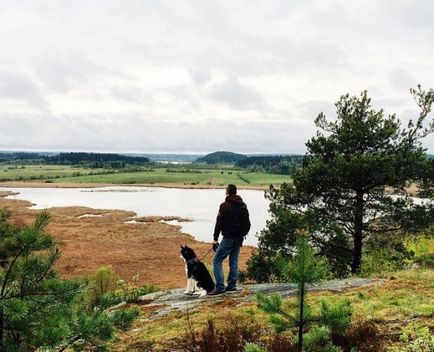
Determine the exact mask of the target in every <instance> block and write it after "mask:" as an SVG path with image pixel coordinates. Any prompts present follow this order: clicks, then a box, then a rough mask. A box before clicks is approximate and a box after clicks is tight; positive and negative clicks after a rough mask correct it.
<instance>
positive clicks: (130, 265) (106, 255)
mask: <svg viewBox="0 0 434 352" xmlns="http://www.w3.org/2000/svg"><path fill="white" fill-rule="evenodd" d="M13 193H14V192H13V191H4V190H3V191H0V208H7V209H9V210H10V212H11V217H10V219H9V221H10V222H12V223H14V224H17V225H23V224H27V225H29V224H31V223H32V222H33V221H34V219H35V215H36V214H37V213H38V212H39V211H40V210H37V209H31V208H30V207H31V206H32V203H31V202H29V201H28V200H17V199H10V198H7V196H8V195H12V194H13ZM48 211H49V213H50V214H51V216H52V218H51V221H50V223H49V224H48V227H47V230H46V231H47V233H50V234H52V236H53V238H54V239H55V241H56V242H57V243H58V244H59V247H60V249H61V253H62V255H61V258H60V260H59V262H58V263H57V264H56V268H57V269H58V270H59V273H60V275H61V276H63V277H65V278H72V277H77V276H82V277H83V276H89V275H93V274H94V273H95V271H96V270H97V269H98V268H99V267H101V266H104V265H110V266H112V267H113V269H114V271H115V272H116V273H117V274H118V275H119V277H120V278H122V279H124V280H126V281H128V282H130V281H131V280H132V278H133V276H135V275H137V274H139V283H140V284H155V285H158V286H160V287H161V288H162V289H169V288H175V287H183V286H185V283H186V277H185V265H184V263H183V262H182V260H180V258H179V246H180V244H186V245H188V246H190V247H192V248H194V250H195V252H196V254H197V256H198V257H199V258H202V257H203V256H204V255H205V253H207V252H209V248H210V246H211V240H210V242H202V241H198V240H196V239H195V237H194V236H192V235H190V234H188V233H185V232H182V231H181V227H180V226H179V225H174V224H168V223H166V222H164V221H161V220H165V217H158V216H155V217H137V214H136V213H135V212H134V211H126V210H107V209H97V208H90V207H79V206H75V207H74V206H69V207H68V206H67V207H53V208H49V209H48ZM83 215H86V216H84V217H83ZM89 215H90V216H89ZM135 218H136V220H138V221H137V222H136V223H128V221H129V220H131V219H135ZM177 218H178V219H179V220H184V221H185V220H188V219H181V218H180V217H177ZM253 250H254V247H252V246H243V248H242V249H241V253H240V269H244V268H245V265H246V261H247V260H248V259H249V258H250V256H251V253H252V251H253ZM156 253H158V255H156ZM204 262H205V263H206V265H207V266H209V267H210V266H212V256H208V258H206V260H204ZM226 264H227V263H226ZM227 270H228V268H227V265H225V272H227Z"/></svg>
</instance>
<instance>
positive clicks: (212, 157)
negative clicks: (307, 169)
mask: <svg viewBox="0 0 434 352" xmlns="http://www.w3.org/2000/svg"><path fill="white" fill-rule="evenodd" d="M303 159H304V156H303V155H256V156H247V155H244V154H237V153H232V152H215V153H211V154H208V155H205V156H204V157H202V158H199V159H197V160H196V162H197V163H206V164H231V165H234V166H236V167H239V168H243V169H247V170H249V171H252V172H268V173H273V174H283V175H290V174H291V173H292V172H293V171H294V169H295V168H297V167H299V166H300V165H301V163H302V162H303Z"/></svg>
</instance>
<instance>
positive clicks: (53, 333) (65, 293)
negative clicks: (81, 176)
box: [0, 210, 119, 352]
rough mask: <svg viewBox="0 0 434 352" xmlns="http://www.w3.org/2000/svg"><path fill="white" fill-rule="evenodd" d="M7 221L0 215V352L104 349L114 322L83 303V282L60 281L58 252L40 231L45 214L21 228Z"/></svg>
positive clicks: (45, 219)
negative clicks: (96, 347) (57, 262)
mask: <svg viewBox="0 0 434 352" xmlns="http://www.w3.org/2000/svg"><path fill="white" fill-rule="evenodd" d="M8 216H9V213H8V212H7V211H5V210H0V258H1V262H0V352H9V351H17V350H19V351H35V350H37V349H38V348H54V350H58V351H63V350H64V349H65V348H67V347H69V346H74V347H75V348H79V347H80V346H86V345H93V346H103V345H104V341H105V340H107V339H109V338H110V337H111V336H112V334H113V331H114V326H113V320H112V319H111V317H110V316H109V315H108V314H106V313H105V312H104V311H103V310H101V309H96V308H95V307H89V306H87V305H86V304H85V297H86V295H87V289H88V283H87V281H86V280H84V279H75V280H64V279H62V278H60V277H59V274H58V272H57V271H56V269H55V267H54V264H55V263H56V261H57V260H58V259H59V256H60V253H59V249H58V248H57V245H56V243H55V241H54V240H53V238H52V237H51V236H50V235H49V234H46V233H45V232H44V229H45V227H46V225H47V223H48V221H49V219H50V216H49V214H48V213H47V212H45V211H43V212H41V213H40V214H39V215H38V216H37V217H36V220H35V222H34V223H33V224H32V225H30V226H22V227H17V226H14V225H12V224H10V223H9V222H8V221H7V218H8ZM117 318H119V317H117Z"/></svg>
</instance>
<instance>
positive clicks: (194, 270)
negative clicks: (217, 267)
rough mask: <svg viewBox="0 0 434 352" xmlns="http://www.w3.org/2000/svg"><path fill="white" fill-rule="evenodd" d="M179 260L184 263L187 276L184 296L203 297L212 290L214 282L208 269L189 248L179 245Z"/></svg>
mask: <svg viewBox="0 0 434 352" xmlns="http://www.w3.org/2000/svg"><path fill="white" fill-rule="evenodd" d="M181 258H183V259H184V261H185V272H186V274H187V289H186V290H185V292H184V293H185V294H189V295H191V294H195V295H199V296H200V297H203V296H206V294H207V293H208V292H211V291H212V290H214V281H213V279H212V277H211V275H210V273H209V271H208V269H207V268H206V266H205V264H204V263H202V262H201V261H200V260H199V259H197V256H196V253H194V251H193V250H192V249H191V248H190V247H188V246H186V245H181Z"/></svg>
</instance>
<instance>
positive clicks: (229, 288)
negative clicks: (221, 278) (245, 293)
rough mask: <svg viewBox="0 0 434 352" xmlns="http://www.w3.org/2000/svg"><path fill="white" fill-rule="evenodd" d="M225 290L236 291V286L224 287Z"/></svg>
mask: <svg viewBox="0 0 434 352" xmlns="http://www.w3.org/2000/svg"><path fill="white" fill-rule="evenodd" d="M225 291H226V292H236V291H238V290H237V288H236V287H226V289H225Z"/></svg>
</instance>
